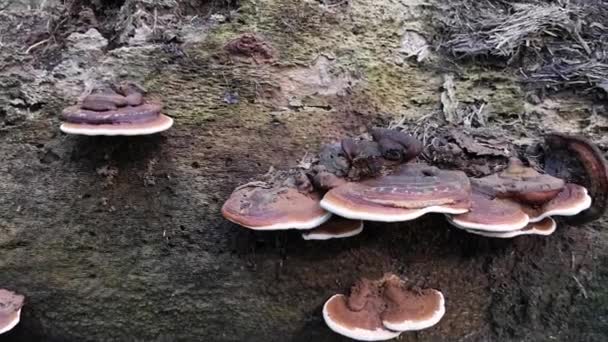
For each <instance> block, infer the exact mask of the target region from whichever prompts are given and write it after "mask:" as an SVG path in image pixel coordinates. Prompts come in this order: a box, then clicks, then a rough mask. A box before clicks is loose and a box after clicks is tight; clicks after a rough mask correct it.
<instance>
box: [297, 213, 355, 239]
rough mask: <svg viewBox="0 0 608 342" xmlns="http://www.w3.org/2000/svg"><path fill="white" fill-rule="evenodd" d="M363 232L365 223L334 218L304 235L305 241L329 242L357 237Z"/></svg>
mask: <svg viewBox="0 0 608 342" xmlns="http://www.w3.org/2000/svg"><path fill="white" fill-rule="evenodd" d="M362 231H363V221H361V220H349V219H345V218H343V217H338V216H334V217H332V218H331V219H329V221H327V222H325V223H323V224H322V225H320V226H318V227H317V228H313V229H311V230H307V231H306V232H304V233H302V238H304V240H328V239H339V238H347V237H351V236H355V235H357V234H359V233H361V232H362Z"/></svg>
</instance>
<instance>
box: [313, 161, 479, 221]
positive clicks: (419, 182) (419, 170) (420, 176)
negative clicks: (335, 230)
mask: <svg viewBox="0 0 608 342" xmlns="http://www.w3.org/2000/svg"><path fill="white" fill-rule="evenodd" d="M470 192H471V188H470V183H469V179H468V178H467V177H466V175H465V174H464V173H462V172H460V171H444V170H440V169H438V168H436V167H432V166H428V165H425V164H405V165H402V166H401V167H400V168H399V169H398V170H396V171H395V172H394V173H392V174H390V175H386V176H380V177H377V178H372V179H368V180H365V181H361V182H349V183H346V184H344V185H341V186H338V187H335V188H333V189H331V190H330V191H329V192H327V194H325V196H324V197H323V200H322V201H321V207H323V208H324V209H326V210H328V211H330V212H332V213H334V214H336V215H339V216H342V217H346V218H350V219H355V220H370V221H383V222H398V221H408V220H413V219H415V218H418V217H420V216H422V215H424V214H425V213H429V212H439V213H450V214H459V213H464V212H467V211H468V210H469V207H470Z"/></svg>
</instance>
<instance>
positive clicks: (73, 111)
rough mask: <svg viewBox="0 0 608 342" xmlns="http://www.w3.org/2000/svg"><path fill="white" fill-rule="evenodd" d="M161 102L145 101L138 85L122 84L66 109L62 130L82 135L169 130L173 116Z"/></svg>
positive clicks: (152, 132) (148, 132)
mask: <svg viewBox="0 0 608 342" xmlns="http://www.w3.org/2000/svg"><path fill="white" fill-rule="evenodd" d="M161 110H162V105H161V104H160V103H153V102H144V100H143V95H142V93H141V92H140V91H139V88H137V87H135V86H131V85H129V84H125V85H121V86H120V87H119V88H118V92H114V91H110V90H103V91H101V92H99V93H94V94H90V95H88V96H86V97H85V98H84V99H83V101H82V103H81V104H80V105H76V106H70V107H67V108H65V109H64V110H63V112H62V115H61V116H62V120H63V121H64V123H63V124H62V125H61V128H60V129H61V131H63V132H65V133H68V134H82V135H145V134H154V133H158V132H161V131H164V130H167V129H169V128H170V127H171V126H172V125H173V119H171V118H170V117H168V116H165V115H163V114H161V113H160V112H161Z"/></svg>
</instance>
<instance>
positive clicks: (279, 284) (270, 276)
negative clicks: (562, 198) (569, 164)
mask: <svg viewBox="0 0 608 342" xmlns="http://www.w3.org/2000/svg"><path fill="white" fill-rule="evenodd" d="M191 2H193V3H192V4H191V3H190V2H188V3H187V5H188V6H185V5H184V6H178V7H175V6H174V5H172V3H170V2H166V3H164V2H163V3H161V2H157V1H153V2H143V1H142V2H139V1H129V0H127V1H125V2H112V5H111V6H109V7H100V6H101V5H99V4H97V3H96V2H90V3H89V2H83V3H78V6H80V7H78V6H77V7H71V8H67V9H66V8H61V7H59V6H58V5H56V6H57V7H53V8H54V9H53V10H51V9H45V10H26V9H18V8H13V9H8V10H4V11H2V12H0V19H1V20H0V32H1V33H2V34H0V36H1V37H2V42H3V44H5V45H6V47H5V48H2V50H1V51H0V57H1V59H0V63H1V64H0V68H1V69H0V89H2V92H0V159H1V160H2V162H1V163H0V286H1V287H7V288H10V289H13V290H16V291H18V292H20V293H23V294H25V295H26V296H27V303H26V306H25V308H24V310H23V320H22V323H21V324H20V325H19V326H18V328H17V329H15V330H14V331H13V332H11V333H9V334H7V335H5V336H2V340H8V341H102V340H103V341H111V340H115V341H131V340H141V341H193V340H200V341H288V340H293V341H311V340H315V341H340V340H342V338H341V337H340V336H338V335H335V334H333V333H332V332H331V331H330V330H329V329H328V328H326V327H325V325H324V323H323V320H322V317H321V306H322V304H323V302H324V301H325V300H326V299H327V298H328V297H329V296H330V295H332V294H334V293H339V292H345V291H348V288H349V286H350V285H351V284H352V282H353V281H354V280H355V279H358V278H360V277H361V276H368V277H374V276H379V275H381V274H382V273H384V272H389V271H390V272H394V273H397V274H400V275H403V276H406V277H408V278H409V279H410V281H411V282H412V283H414V284H419V285H423V286H424V287H434V288H438V289H440V290H441V291H442V292H443V293H444V295H445V297H446V303H447V313H446V315H445V317H444V319H443V320H442V321H441V323H440V324H439V325H437V326H436V327H434V328H432V329H429V330H426V331H423V332H419V333H408V334H403V335H402V337H401V340H403V341H410V340H411V341H414V340H419V341H480V340H503V341H504V340H535V341H542V340H563V341H567V340H586V341H587V340H588V341H604V340H606V338H607V337H608V335H607V332H608V322H606V315H608V312H607V311H606V310H607V308H608V290H607V289H606V287H605V286H604V284H605V282H606V281H607V280H608V254H607V250H608V249H607V246H608V235H607V233H606V230H605V229H602V227H603V226H604V224H605V223H604V220H600V221H596V222H593V223H590V224H587V225H584V226H580V227H571V226H568V225H567V224H565V223H562V222H560V223H562V224H561V225H560V227H559V229H558V231H557V232H556V233H555V234H554V235H553V236H550V237H546V238H543V237H519V238H516V239H513V240H505V241H502V240H501V241H497V240H492V239H487V238H481V237H476V236H472V235H467V234H465V233H463V232H461V231H458V230H455V229H453V228H450V227H449V226H448V224H447V223H446V222H445V220H444V219H443V217H441V216H433V215H429V216H428V217H424V218H422V219H419V220H416V221H415V222H408V223H403V224H379V223H375V224H374V223H372V224H370V225H369V227H368V228H367V229H366V231H365V232H364V234H362V235H360V236H358V237H355V238H350V239H344V240H337V241H336V240H329V241H323V242H319V241H304V240H302V239H301V238H300V236H299V234H298V233H297V232H293V231H290V232H274V233H273V232H270V233H268V232H267V233H253V232H250V231H248V230H246V229H243V228H240V227H237V226H235V225H234V224H231V223H229V222H227V221H225V220H224V219H223V218H222V217H221V215H220V206H221V204H222V202H223V201H224V200H225V199H226V198H227V196H228V195H229V194H230V192H231V191H232V189H233V188H234V187H235V186H237V185H239V184H241V183H244V182H246V181H248V180H250V179H252V178H255V177H256V176H257V175H259V174H262V173H265V172H266V171H267V170H268V169H269V168H270V167H275V168H287V167H290V166H294V165H295V164H297V162H298V160H299V159H301V158H302V157H303V156H304V155H305V153H307V152H308V153H315V152H316V151H317V150H318V148H319V146H320V145H321V144H322V143H324V142H330V141H334V140H336V139H338V138H340V137H344V136H348V135H356V134H360V133H361V132H363V131H365V129H366V128H367V127H371V126H374V125H388V124H389V122H390V121H393V120H394V121H397V120H399V119H400V118H402V117H405V118H406V120H405V122H406V123H405V125H407V126H408V127H409V128H410V129H411V130H412V131H416V130H417V133H419V134H422V135H425V134H424V133H425V132H426V131H425V129H426V128H429V126H428V125H425V123H426V122H435V121H432V120H431V121H428V118H429V117H433V116H435V117H437V116H441V117H443V115H444V114H443V112H442V108H444V107H445V106H446V103H447V102H446V101H451V102H450V103H451V104H452V105H453V106H452V110H453V111H452V112H451V114H454V113H455V114H454V115H455V117H457V118H458V117H460V118H461V119H462V118H463V117H464V118H465V119H467V118H468V119H467V120H468V121H467V120H461V121H459V122H456V123H454V128H453V129H458V127H459V126H458V125H461V126H462V125H467V124H471V120H472V121H473V122H474V124H477V125H478V124H479V122H483V124H484V125H485V127H486V128H487V129H489V130H493V129H495V130H496V131H498V129H502V132H507V133H506V134H508V138H509V139H511V140H512V141H513V142H515V145H517V146H519V147H521V151H526V149H527V148H528V147H530V146H533V145H534V142H535V141H539V136H540V133H542V132H544V131H548V130H560V131H569V132H574V133H584V134H586V135H587V136H590V137H591V138H592V139H594V140H595V141H597V142H598V143H599V145H600V147H602V148H605V147H607V146H608V144H606V143H607V141H606V138H605V137H604V132H605V131H606V127H608V124H607V121H606V118H605V117H603V116H601V115H600V114H597V113H598V112H599V113H601V111H602V109H603V107H602V105H601V104H600V105H597V104H592V103H591V102H589V101H588V99H586V98H580V97H578V96H576V95H573V94H572V93H564V94H558V95H554V96H550V97H547V98H545V99H543V101H541V102H539V101H535V103H529V102H527V101H526V99H527V97H526V96H525V91H524V90H523V89H522V88H521V87H520V85H519V84H518V83H517V82H516V80H515V79H516V78H515V76H514V74H513V73H514V71H510V70H502V69H482V68H480V67H477V66H474V65H468V64H465V65H463V66H460V67H459V68H458V69H457V71H458V72H455V73H453V74H454V75H455V77H454V79H453V82H454V84H453V87H454V91H453V92H451V93H450V95H449V96H447V95H446V92H445V89H444V88H445V87H446V84H445V82H444V79H445V78H444V75H445V74H446V72H445V69H444V65H442V64H441V63H440V62H439V57H438V56H434V55H433V52H432V51H430V52H428V53H429V54H430V56H427V58H423V60H422V61H420V62H419V61H416V58H415V56H414V58H413V59H412V58H408V57H407V56H406V55H407V54H408V51H410V50H411V49H410V48H411V46H410V45H408V44H411V42H412V32H413V31H416V32H418V33H417V34H418V35H421V36H423V37H424V36H426V37H427V40H430V38H431V32H433V31H432V28H431V26H432V25H431V24H432V23H429V22H428V21H427V18H428V16H427V14H428V13H427V11H428V10H427V9H426V7H425V6H423V4H422V3H421V2H420V3H419V2H418V1H392V0H383V1H375V0H357V1H348V2H325V1H296V0H271V1H242V2H241V3H240V4H239V7H238V11H236V9H235V7H228V8H226V7H222V6H226V5H228V6H234V4H227V3H223V2H217V3H213V4H211V5H210V4H208V3H205V4H197V3H196V2H194V1H191ZM182 5H183V4H182ZM203 5H204V6H203ZM49 6H50V5H49ZM75 6H76V5H75ZM86 8H91V11H92V12H93V13H94V15H95V17H96V20H95V21H92V20H90V18H89V17H87V16H86V15H82V12H83V11H84V12H86ZM138 10H141V11H138ZM235 11H236V12H235ZM66 13H70V14H69V15H66ZM209 13H215V14H216V15H212V16H209V15H208V14H209ZM218 14H219V15H218ZM195 15H198V17H194V16H195ZM63 18H68V19H66V21H65V22H62V19H63ZM83 18H85V19H86V18H89V19H87V20H85V19H83ZM49 19H51V20H52V22H51V25H49V24H48V23H49ZM20 23H21V24H22V25H21V26H19V24H20ZM155 25H156V26H155ZM49 27H51V31H52V30H53V28H57V29H56V30H55V31H52V32H49V31H48V30H49ZM243 32H253V33H255V34H256V36H257V37H259V39H260V40H262V41H263V42H264V44H267V45H268V46H269V47H270V48H271V50H268V51H270V52H269V53H266V52H262V53H261V55H262V57H261V58H260V56H257V55H256V53H252V52H251V51H250V50H244V51H240V53H239V51H235V50H234V49H224V45H225V44H227V43H228V42H230V41H233V40H234V39H237V38H238V37H239V36H240V34H241V33H243ZM44 39H49V40H48V42H47V43H44V42H43V43H41V44H39V45H36V46H35V44H37V43H40V42H41V41H43V40H44ZM416 42H417V43H416V44H420V41H419V40H416ZM53 44H57V46H54V45H53ZM28 48H29V50H28ZM26 51H27V52H26ZM256 51H257V50H256ZM264 51H266V50H264ZM400 51H401V52H400ZM416 51H418V50H416ZM418 57H420V56H418ZM419 59H420V58H419ZM452 71H455V70H452V69H451V70H450V73H452ZM124 79H129V80H133V81H137V82H140V83H141V84H143V85H144V86H145V87H146V88H147V90H148V92H149V96H151V97H153V98H156V99H160V100H162V101H163V102H164V104H165V108H166V110H165V113H166V114H168V115H170V116H172V117H173V118H175V120H176V124H175V126H174V127H173V128H172V129H171V130H169V131H167V132H165V133H162V134H160V135H156V136H149V137H133V138H110V137H97V138H92V137H77V136H66V135H64V134H61V133H60V132H59V130H58V126H59V119H58V117H59V112H60V110H61V108H62V107H63V106H65V105H68V104H72V103H73V102H74V101H75V100H76V98H77V97H78V96H79V95H80V94H81V93H82V92H83V91H85V90H87V89H90V88H91V87H94V86H96V85H98V84H101V83H103V82H105V81H116V80H124ZM442 94H444V96H442ZM450 98H451V99H450ZM454 99H455V100H457V103H455V102H454ZM442 100H443V104H442ZM444 112H445V110H444ZM421 118H422V121H418V122H417V120H418V119H421ZM425 118H426V119H425ZM480 118H482V119H483V120H479V119H480ZM442 120H443V119H442ZM432 131H433V129H432V127H431V129H429V132H432ZM429 134H430V133H429ZM528 150H530V149H528Z"/></svg>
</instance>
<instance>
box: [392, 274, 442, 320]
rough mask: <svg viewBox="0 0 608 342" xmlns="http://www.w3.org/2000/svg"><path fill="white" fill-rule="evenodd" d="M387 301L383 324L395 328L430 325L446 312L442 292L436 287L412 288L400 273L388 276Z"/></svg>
mask: <svg viewBox="0 0 608 342" xmlns="http://www.w3.org/2000/svg"><path fill="white" fill-rule="evenodd" d="M384 300H385V301H386V303H387V304H388V307H387V309H386V310H385V311H384V312H383V313H382V324H383V325H384V327H386V328H388V329H390V330H394V331H415V330H422V329H426V328H430V327H432V326H433V325H435V324H437V323H439V321H440V320H441V318H442V317H443V315H444V314H445V300H444V298H443V294H442V293H441V292H439V291H437V290H434V289H422V290H419V291H413V290H409V289H407V288H406V287H405V283H404V282H403V281H402V280H401V279H399V277H397V276H396V275H391V276H389V277H387V278H386V280H385V282H384Z"/></svg>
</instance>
